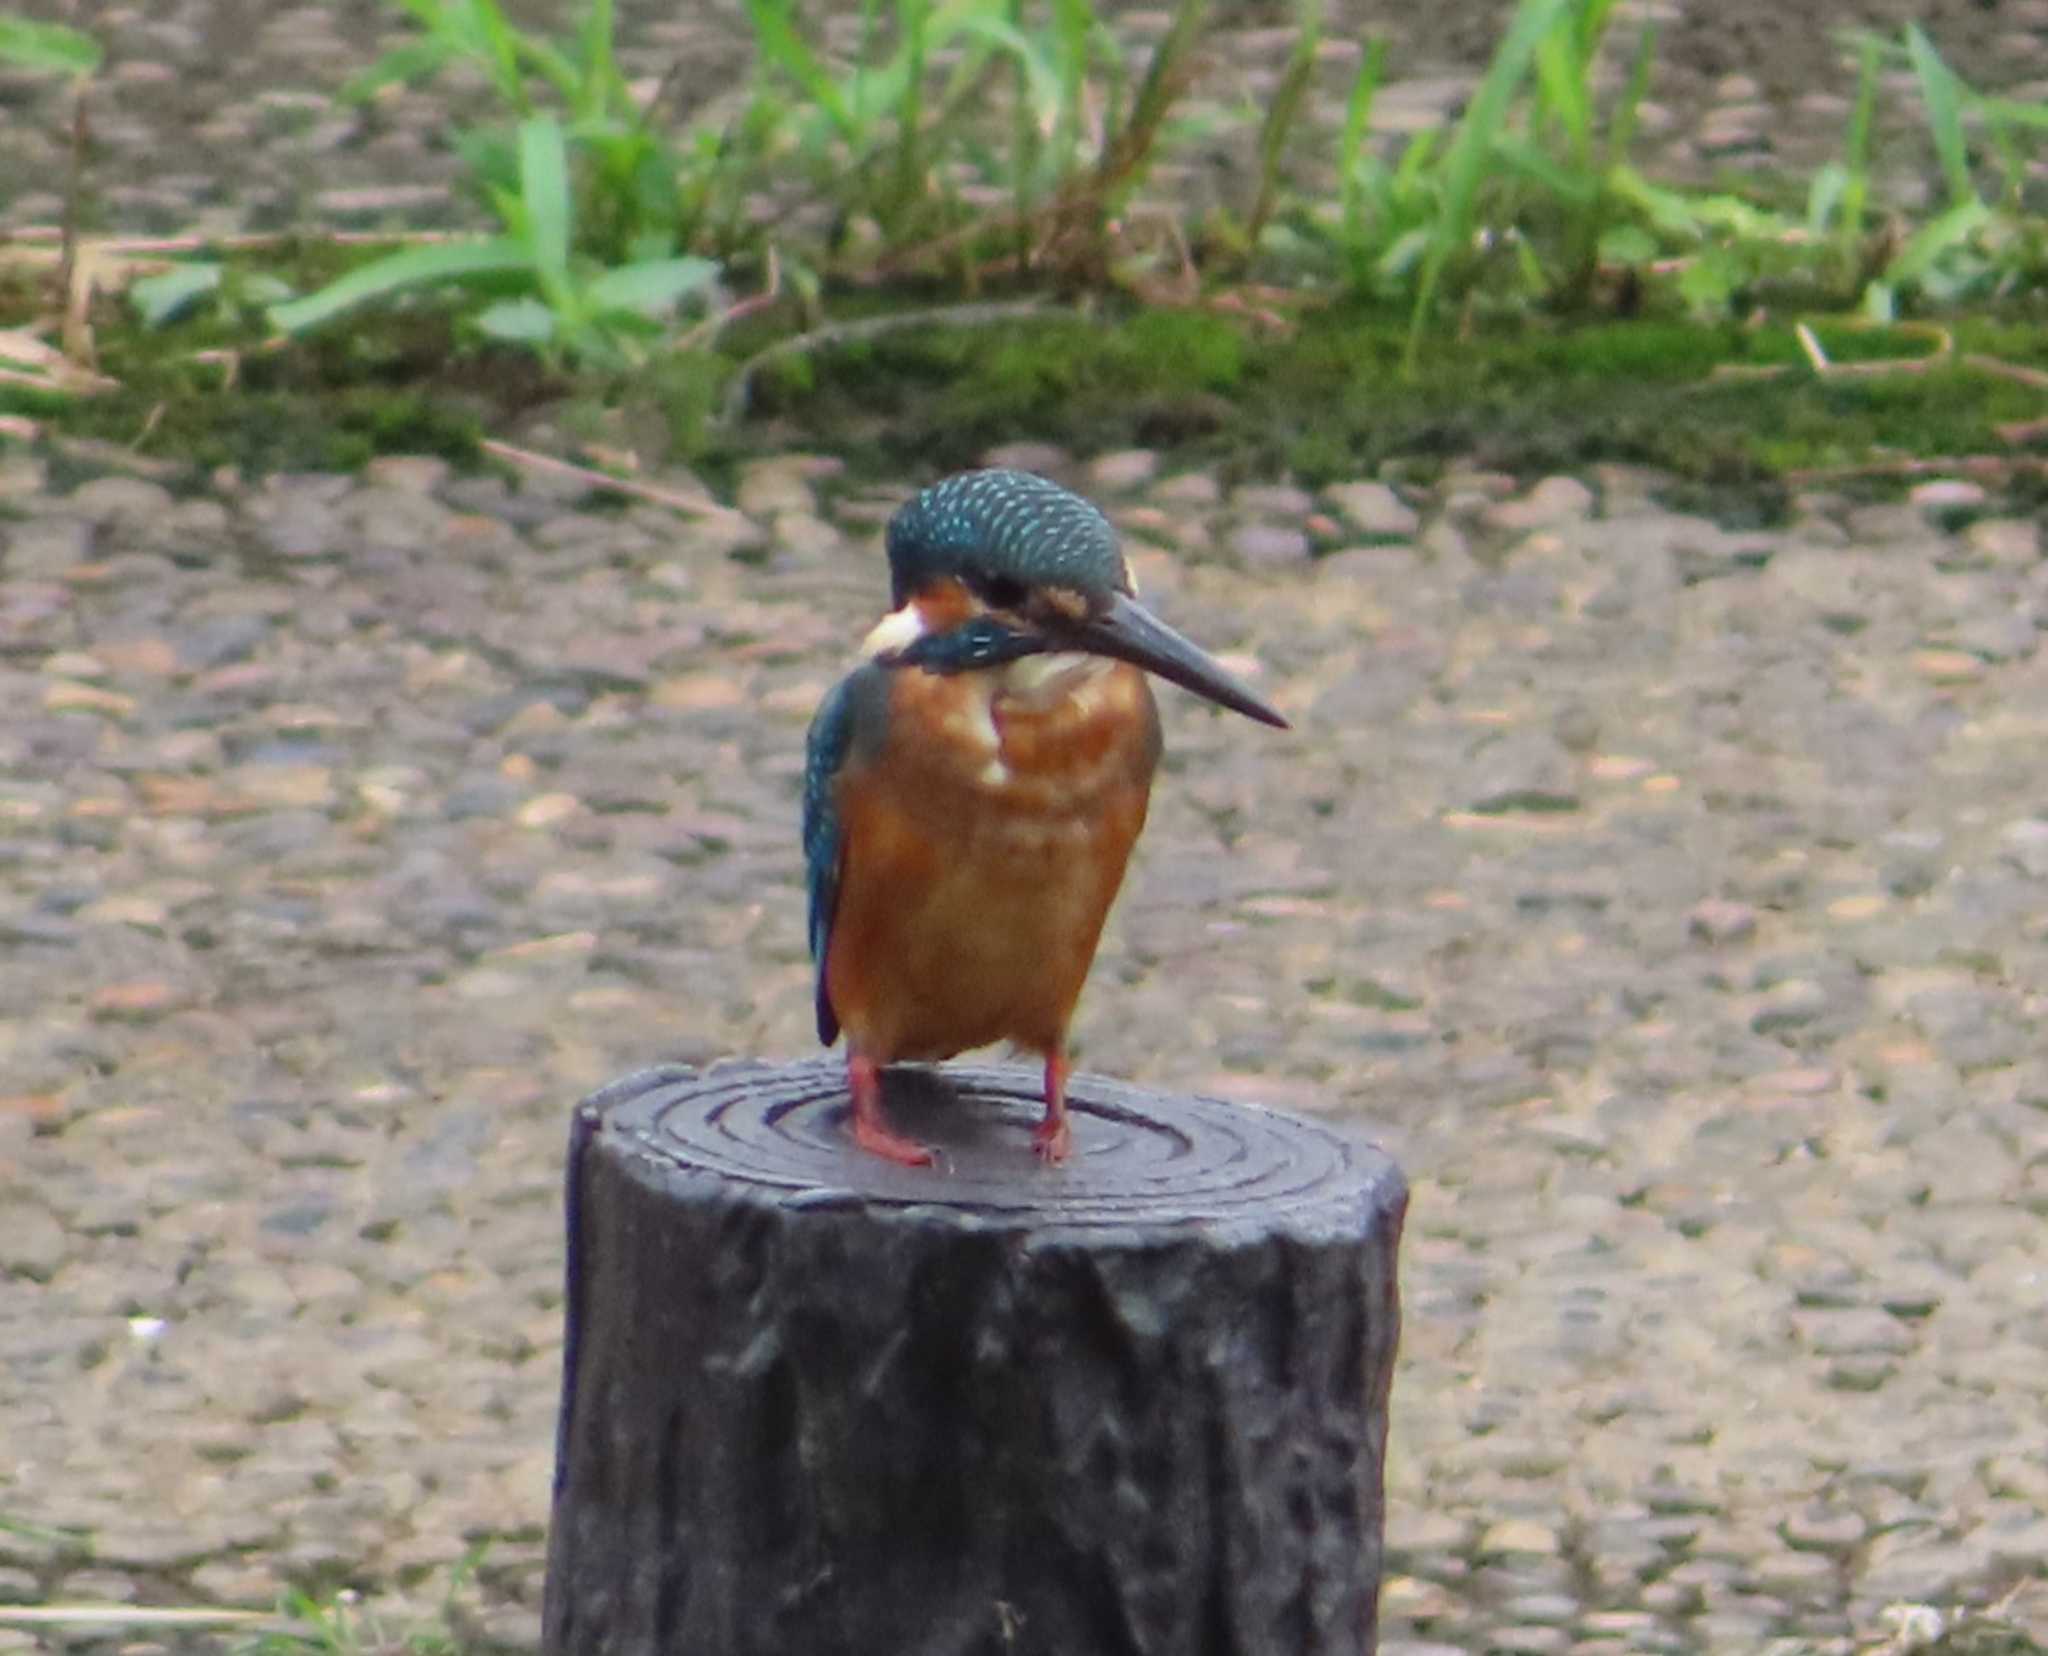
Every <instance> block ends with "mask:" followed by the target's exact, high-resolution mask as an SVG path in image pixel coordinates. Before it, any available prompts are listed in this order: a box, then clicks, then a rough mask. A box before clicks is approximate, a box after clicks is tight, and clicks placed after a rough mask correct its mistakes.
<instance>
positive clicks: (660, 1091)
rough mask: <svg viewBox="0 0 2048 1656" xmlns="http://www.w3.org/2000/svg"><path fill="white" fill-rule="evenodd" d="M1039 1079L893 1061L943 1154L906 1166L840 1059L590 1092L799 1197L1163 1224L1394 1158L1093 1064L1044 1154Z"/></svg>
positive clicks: (599, 1104) (656, 1138)
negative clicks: (1061, 1132) (857, 1116)
mask: <svg viewBox="0 0 2048 1656" xmlns="http://www.w3.org/2000/svg"><path fill="white" fill-rule="evenodd" d="M1040 1086H1041V1077H1040V1073H1039V1071H1038V1069H1037V1068H1036V1067H1035V1066H1030V1067H1027V1066H1025V1065H1021V1064H946V1065H939V1066H930V1067H926V1066H907V1067H899V1068H896V1069H892V1070H890V1071H889V1072H887V1076H886V1079H885V1083H884V1094H883V1098H884V1108H885V1110H886V1111H887V1113H888V1117H889V1120H890V1122H891V1123H892V1125H894V1126H895V1127H896V1128H897V1129H898V1130H899V1131H901V1132H903V1133H906V1134H908V1135H909V1136H911V1137H912V1138H915V1139H918V1140H920V1141H922V1142H924V1143H927V1144H930V1145H932V1146H933V1147H934V1148H935V1149H936V1150H937V1151H938V1153H939V1166H938V1167H937V1168H902V1167H896V1166H894V1165H892V1164H890V1163H888V1162H885V1161H883V1160H881V1159H880V1158H879V1157H875V1156H870V1155H865V1154H863V1153H861V1152H860V1151H858V1150H856V1149H855V1148H854V1145H853V1142H852V1140H851V1138H850V1137H849V1135H848V1131H847V1122H846V1114H847V1107H848V1098H847V1090H846V1072H845V1068H844V1066H843V1065H842V1064H841V1063H840V1062H838V1061H837V1060H834V1059H817V1060H811V1061H808V1062H803V1063H790V1064H769V1063H762V1062H756V1061H741V1062H730V1063H724V1064H719V1065H715V1066H713V1067H711V1068H709V1069H705V1070H696V1069H690V1068H684V1067H679V1066H670V1067H663V1068H659V1069H652V1070H643V1071H641V1072H640V1073H638V1074H636V1075H630V1076H626V1077H624V1078H622V1079H621V1080H619V1081H618V1082H616V1083H614V1084H613V1085H612V1086H610V1087H607V1088H605V1089H604V1090H603V1091H602V1092H601V1093H599V1094H598V1095H597V1096H596V1097H594V1098H592V1099H590V1100H589V1101H588V1104H587V1106H586V1108H588V1109H590V1110H591V1111H592V1112H593V1113H596V1114H601V1116H602V1119H603V1122H604V1131H605V1132H606V1134H607V1135H608V1136H616V1137H619V1138H623V1139H626V1140H629V1141H631V1142H632V1143H633V1144H634V1146H635V1147H636V1148H637V1149H638V1150H639V1151H640V1152H641V1153H642V1154H643V1155H645V1156H646V1157H647V1158H648V1160H649V1161H650V1162H652V1163H655V1164H663V1163H665V1164H667V1165H668V1166H669V1167H671V1168H673V1169H674V1170H676V1171H677V1172H683V1171H691V1170H694V1171H701V1172H704V1173H709V1174H714V1175H717V1176H719V1177H721V1178H725V1179H733V1180H739V1181H742V1182H745V1183H750V1184H756V1185H761V1186H765V1187H770V1188H773V1189H777V1190H780V1191H783V1192H786V1193H787V1194H786V1195H785V1196H784V1197H783V1203H784V1205H797V1206H808V1205H811V1204H813V1203H815V1204H818V1205H821V1206H829V1205H834V1204H840V1203H845V1204H850V1205H877V1206H881V1207H898V1206H916V1207H920V1208H928V1207H931V1206H943V1207H945V1208H948V1209H955V1210H961V1211H964V1212H966V1213H970V1214H974V1215H978V1216H981V1217H984V1218H986V1219H991V1220H1000V1219H1007V1220H1011V1221H1014V1222H1028V1223H1031V1224H1056V1225H1108V1226H1115V1225H1132V1224H1146V1225H1157V1224H1160V1223H1168V1224H1171V1223H1173V1222H1175V1221H1180V1220H1206V1221H1216V1220H1229V1219H1233V1218H1246V1217H1250V1216H1252V1215H1254V1214H1256V1215H1257V1216H1258V1218H1259V1219H1260V1221H1261V1222H1262V1223H1265V1224H1269V1225H1270V1224H1271V1223H1272V1221H1273V1220H1274V1218H1275V1217H1276V1216H1277V1215H1288V1214H1290V1213H1293V1214H1294V1215H1295V1216H1296V1217H1306V1216H1307V1215H1306V1214H1305V1213H1301V1212H1299V1211H1298V1210H1302V1209H1308V1210H1314V1209H1319V1208H1323V1207H1325V1206H1334V1207H1341V1208H1349V1207H1351V1206H1352V1205H1353V1204H1354V1203H1355V1202H1356V1200H1357V1198H1358V1194H1359V1189H1360V1186H1361V1185H1367V1186H1369V1185H1372V1184H1373V1183H1375V1182H1376V1181H1377V1178H1378V1176H1379V1174H1380V1172H1381V1170H1382V1169H1383V1168H1385V1167H1386V1166H1387V1164H1386V1162H1385V1158H1384V1157H1382V1156H1381V1155H1379V1153H1378V1152H1377V1151H1374V1150H1372V1149H1371V1148H1370V1147H1368V1146H1365V1145H1363V1144H1362V1143H1361V1142H1360V1141H1358V1140H1357V1139H1355V1138H1351V1137H1348V1136H1345V1135H1343V1134H1340V1133H1338V1132H1336V1131H1333V1130H1331V1129H1329V1128H1327V1127H1324V1126H1323V1125H1322V1124H1320V1123H1318V1122H1314V1121H1308V1120H1304V1119H1302V1118H1300V1117H1295V1116H1283V1115H1276V1114H1274V1113H1273V1112H1271V1111H1268V1110H1263V1109H1259V1108H1256V1107H1254V1106H1249V1105H1244V1104H1232V1103H1225V1102H1223V1101H1221V1100H1219V1099H1213V1098H1197V1097H1186V1096H1178V1095H1176V1096H1164V1095H1161V1094H1158V1093H1154V1092H1148V1091H1146V1090H1144V1089H1142V1088H1139V1087H1133V1086H1128V1085H1125V1084H1123V1083H1121V1082H1116V1081H1110V1080H1106V1079H1104V1078H1102V1077H1100V1076H1094V1075H1082V1074H1077V1075H1076V1076H1074V1077H1073V1080H1072V1082H1071V1084H1070V1085H1069V1088H1068V1093H1067V1104H1068V1111H1069V1118H1070V1120H1071V1122H1072V1126H1073V1135H1074V1149H1073V1154H1072V1155H1071V1156H1070V1157H1069V1158H1068V1159H1067V1160H1066V1161H1064V1162H1062V1163H1060V1164H1058V1165H1056V1166H1046V1165H1044V1164H1043V1163H1041V1162H1040V1161H1039V1160H1038V1159H1037V1158H1036V1156H1034V1155H1033V1153H1032V1148H1031V1129H1032V1127H1033V1126H1034V1125H1035V1124H1036V1123H1037V1121H1038V1119H1039V1117H1040V1115H1041V1114H1042V1113H1043V1111H1044V1107H1045V1106H1044V1101H1043V1098H1042V1095H1041V1093H1040Z"/></svg>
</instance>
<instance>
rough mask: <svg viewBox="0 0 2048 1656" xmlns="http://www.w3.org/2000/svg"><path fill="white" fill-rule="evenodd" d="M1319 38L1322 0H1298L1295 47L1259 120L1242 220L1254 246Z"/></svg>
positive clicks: (1272, 199) (1271, 199) (1277, 182)
mask: <svg viewBox="0 0 2048 1656" xmlns="http://www.w3.org/2000/svg"><path fill="white" fill-rule="evenodd" d="M1322 38H1323V8H1322V4H1321V0H1301V24H1300V28H1299V31H1298V32H1297V33H1296V35H1295V37H1294V50H1293V52H1292V53H1290V54H1289V56H1288V59H1287V68H1286V70H1285V71H1284V72H1283V73H1282V75H1281V77H1280V85H1279V87H1278V88H1277V89H1276V90H1275V92H1274V94H1273V101H1272V102H1271V103H1270V104H1268V105H1267V106H1266V118H1265V120H1263V121H1262V122H1260V123H1259V193H1258V195H1257V197H1256V198H1255V199H1254V200H1253V202H1252V211H1251V217H1250V219H1249V220H1247V221H1246V224H1245V235H1246V239H1247V241H1249V242H1250V243H1251V244H1252V245H1253V246H1254V247H1256V246H1257V245H1258V240H1259V232H1260V231H1262V230H1263V229H1265V227H1266V221H1267V220H1268V219H1269V218H1271V217H1272V213H1273V204H1274V202H1275V201H1276V200H1277V199H1278V196H1279V191H1280V162H1281V159H1282V157H1283V156H1284V154H1285V153H1286V149H1287V136H1288V134H1289V133H1290V132H1292V131H1293V129H1294V121H1295V117H1296V116H1297V115H1298V114H1299V113H1300V111H1301V100H1302V98H1303V97H1304V96H1305V95H1306V94H1307V92H1308V88H1309V82H1310V80H1311V78H1312V77H1313V76H1314V74H1315V67H1316V48H1317V47H1318V46H1320V45H1321V44H1322Z"/></svg>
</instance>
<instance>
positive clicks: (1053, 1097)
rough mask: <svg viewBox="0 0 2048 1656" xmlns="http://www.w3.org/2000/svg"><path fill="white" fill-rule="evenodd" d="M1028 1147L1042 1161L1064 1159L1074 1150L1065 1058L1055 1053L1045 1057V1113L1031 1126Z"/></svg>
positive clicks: (1061, 1160) (1060, 1160)
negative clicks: (1069, 1120) (1068, 1108)
mask: <svg viewBox="0 0 2048 1656" xmlns="http://www.w3.org/2000/svg"><path fill="white" fill-rule="evenodd" d="M1031 1148H1032V1149H1033V1150H1036V1151H1037V1152H1038V1159H1039V1160H1040V1161H1042V1162H1063V1161H1065V1160H1066V1159H1067V1157H1068V1156H1069V1155H1070V1154H1072V1153H1073V1149H1074V1134H1073V1130H1072V1129H1071V1128H1069V1127H1068V1126H1067V1061H1066V1059H1064V1058H1062V1057H1061V1056H1060V1055H1059V1054H1058V1053H1053V1054H1051V1055H1050V1056H1048V1057H1047V1058H1046V1060H1045V1114H1044V1116H1043V1117H1041V1118H1040V1120H1039V1123H1038V1125H1037V1126H1036V1127H1034V1128H1032V1130H1031Z"/></svg>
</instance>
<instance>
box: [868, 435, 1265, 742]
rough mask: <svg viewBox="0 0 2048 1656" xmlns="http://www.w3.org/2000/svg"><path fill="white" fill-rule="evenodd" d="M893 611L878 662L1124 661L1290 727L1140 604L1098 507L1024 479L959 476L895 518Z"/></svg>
mask: <svg viewBox="0 0 2048 1656" xmlns="http://www.w3.org/2000/svg"><path fill="white" fill-rule="evenodd" d="M888 548H889V587H890V596H891V601H892V602H893V603H894V604H895V605H896V608H895V610H894V612H893V613H891V614H890V615H888V616H887V617H885V618H884V619H883V621H882V622H881V624H880V625H879V626H877V627H876V628H875V630H874V631H873V632H872V633H870V634H869V635H868V641H867V651H868V654H869V655H871V656H873V657H875V658H876V659H877V660H880V661H883V662H886V663H892V664H899V665H904V666H917V667H922V668H924V669H926V670H927V671H929V672H935V673H960V672H975V671H981V670H986V669H992V668H998V667H1003V666H1006V665H1007V664H1009V663H1011V662H1019V661H1023V660H1025V659H1026V658H1028V657H1031V656H1046V655H1061V656H1067V655H1084V656H1097V657H1106V658H1110V659H1113V660H1117V661H1127V662H1130V663H1131V664H1132V665H1133V666H1137V667H1142V668H1144V669H1145V671H1147V672H1148V673H1157V674H1158V675H1159V676H1160V677H1161V678H1163V679H1167V680H1170V681H1171V682H1173V683H1175V684H1178V685H1180V686H1182V687H1183V688H1184V689H1188V690H1192V691H1194V693H1195V694H1196V695H1198V696H1203V697H1206V698H1207V699H1208V700H1210V701H1213V702H1215V703H1217V704H1218V705H1219V706H1222V707H1228V708H1231V709H1232V710H1233V711H1235V712H1239V713H1242V714H1244V715H1245V716H1246V717H1247V718H1253V719H1257V720H1259V721H1260V722H1261V723H1262V724H1269V725H1278V726H1281V727H1283V728H1284V727H1285V726H1286V724H1287V721H1286V720H1285V719H1284V718H1282V717H1281V716H1280V714H1279V713H1278V712H1277V711H1275V710H1274V709H1273V708H1272V707H1271V706H1269V705H1268V704H1267V703H1266V702H1265V701H1264V700H1263V699H1262V698H1260V697H1259V696H1258V695H1257V694H1256V693H1255V692H1254V691H1253V690H1252V689H1251V688H1250V686H1248V685H1246V684H1245V683H1244V682H1243V681H1242V680H1240V679H1239V678H1237V677H1236V675H1234V674H1233V673H1231V672H1230V671H1229V670H1228V669H1227V668H1225V667H1224V666H1223V664H1222V663H1221V662H1219V661H1217V660H1216V659H1215V657H1213V656H1211V655H1210V654H1208V652H1207V651H1205V650H1203V649H1202V648H1201V647H1200V646H1199V645H1197V644H1195V643H1193V642H1192V641H1191V640H1189V639H1187V638H1184V637H1182V636H1181V635H1180V634H1179V633H1177V632H1175V631H1174V630H1173V628H1171V627H1169V626H1168V625H1167V624H1166V623H1165V622H1164V621H1161V620H1160V619H1159V618H1158V617H1157V616H1156V615H1154V614H1153V613H1152V612H1151V611H1150V610H1148V609H1146V608H1145V607H1144V606H1143V605H1142V604H1140V603H1139V602H1138V597H1137V585H1136V583H1135V582H1134V581H1133V580H1132V579H1131V571H1130V566H1129V565H1128V564H1127V563H1125V561H1124V556H1123V553H1122V552H1121V551H1120V550H1118V547H1117V541H1116V531H1115V530H1114V529H1113V528H1111V527H1110V523H1109V519H1107V518H1106V517H1104V516H1103V515H1102V513H1101V512H1100V511H1098V510H1097V509H1096V508H1095V507H1094V506H1093V505H1091V504H1090V503H1089V502H1087V501H1085V500H1083V499H1082V498H1081V497H1080V496H1079V495H1077V494H1075V493H1073V492H1072V491H1071V490H1068V489H1063V488H1061V487H1060V486H1059V485H1058V484H1057V483H1050V482H1048V481H1046V479H1044V478H1042V477H1035V476H1033V475H1032V474H1031V473H1029V472H1020V471H1007V470H990V471H973V472H961V473H960V474H958V475H957V476H954V477H948V478H946V479H944V480H943V481H941V482H938V483H934V484H933V485H932V486H931V487H930V488H928V489H925V490H923V491H922V492H921V493H919V494H918V495H916V496H915V497H914V498H913V499H912V500H910V501H909V502H908V503H907V504H906V505H905V506H904V507H903V508H902V509H901V510H900V511H898V512H897V513H896V515H895V516H894V517H893V518H891V519H890V520H889V531H888Z"/></svg>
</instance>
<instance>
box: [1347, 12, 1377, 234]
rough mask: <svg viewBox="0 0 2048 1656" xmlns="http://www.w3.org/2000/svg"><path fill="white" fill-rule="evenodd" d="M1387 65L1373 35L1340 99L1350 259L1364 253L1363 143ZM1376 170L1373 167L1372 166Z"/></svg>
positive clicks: (1364, 171) (1370, 130)
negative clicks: (1363, 58) (1346, 89)
mask: <svg viewBox="0 0 2048 1656" xmlns="http://www.w3.org/2000/svg"><path fill="white" fill-rule="evenodd" d="M1386 66H1387V42H1386V38H1385V37H1384V36H1383V35H1375V36H1373V38H1372V40H1371V42H1370V43H1369V44H1368V45H1367V46H1366V48H1365V61H1364V62H1363V63H1362V64H1360V65H1359V66H1358V73H1357V75H1356V76H1355V77H1353V79H1352V82H1351V95H1350V96H1349V97H1348V98H1347V99H1345V102H1344V137H1343V139H1342V145H1343V147H1342V148H1341V149H1340V150H1339V151H1338V152H1337V180H1338V186H1337V187H1338V190H1339V191H1340V196H1339V208H1340V212H1341V222H1342V224H1343V226H1344V242H1345V246H1346V248H1347V250H1348V251H1349V252H1350V253H1351V255H1352V257H1353V258H1354V259H1357V258H1360V257H1362V256H1364V254H1365V248H1364V245H1363V244H1364V240H1365V184H1366V178H1367V177H1368V176H1369V174H1368V173H1367V172H1366V170H1365V168H1366V161H1367V157H1366V154H1365V145H1366V141H1367V139H1368V138H1370V137H1371V136H1372V106H1373V104H1374V103H1375V102H1377V101H1378V98H1379V94H1380V77H1381V75H1382V74H1383V73H1384V72H1385V70H1386ZM1373 170H1374V172H1377V171H1378V169H1377V167H1376V166H1375V168H1374V169H1373Z"/></svg>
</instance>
